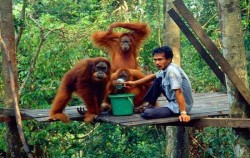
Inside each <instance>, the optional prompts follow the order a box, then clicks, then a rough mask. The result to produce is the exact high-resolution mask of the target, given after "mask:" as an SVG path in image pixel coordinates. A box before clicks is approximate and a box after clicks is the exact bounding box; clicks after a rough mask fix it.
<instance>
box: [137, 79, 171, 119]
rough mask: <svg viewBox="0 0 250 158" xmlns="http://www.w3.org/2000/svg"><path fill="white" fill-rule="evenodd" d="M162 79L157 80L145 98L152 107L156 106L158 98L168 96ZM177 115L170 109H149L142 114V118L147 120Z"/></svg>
mask: <svg viewBox="0 0 250 158" xmlns="http://www.w3.org/2000/svg"><path fill="white" fill-rule="evenodd" d="M161 82H162V78H156V79H155V80H154V81H153V84H152V86H151V87H150V89H149V91H148V92H147V94H146V95H145V97H144V100H145V101H146V102H148V103H149V104H151V105H155V104H156V101H157V99H158V97H159V96H160V95H161V94H163V95H164V96H165V97H166V94H165V92H164V90H163V89H162V86H161ZM174 115H175V114H174V113H173V112H172V110H170V109H169V108H168V107H148V108H146V109H145V110H144V112H142V113H141V117H143V118H145V119H156V118H166V117H171V116H174Z"/></svg>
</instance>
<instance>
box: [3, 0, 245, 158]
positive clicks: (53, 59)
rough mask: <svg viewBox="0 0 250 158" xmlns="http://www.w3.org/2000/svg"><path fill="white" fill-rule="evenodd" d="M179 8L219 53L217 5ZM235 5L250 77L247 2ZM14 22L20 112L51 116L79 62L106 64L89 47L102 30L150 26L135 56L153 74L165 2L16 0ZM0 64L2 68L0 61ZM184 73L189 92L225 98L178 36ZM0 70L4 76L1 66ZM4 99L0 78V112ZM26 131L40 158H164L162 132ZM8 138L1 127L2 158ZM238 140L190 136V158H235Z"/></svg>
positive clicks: (97, 128) (77, 127) (189, 1)
mask: <svg viewBox="0 0 250 158" xmlns="http://www.w3.org/2000/svg"><path fill="white" fill-rule="evenodd" d="M184 3H185V5H186V6H187V7H188V8H189V10H190V11H191V12H192V13H193V15H194V16H195V18H196V19H197V20H198V21H199V22H200V23H201V25H202V26H203V29H205V30H206V32H207V33H208V35H209V36H210V38H211V39H212V40H213V41H214V43H215V44H216V45H217V46H218V48H219V49H221V41H220V29H219V22H218V10H217V3H216V1H215V0H210V1H206V0H184ZM24 4H25V5H24ZM240 4H241V16H242V27H243V30H244V41H245V49H246V53H247V64H248V66H247V67H248V76H249V75H250V29H249V27H250V26H249V20H250V6H249V0H240ZM23 7H25V8H26V9H25V14H23V12H22V11H23V10H22V8H23ZM13 14H14V22H15V31H16V34H17V35H21V36H20V41H18V42H17V59H18V74H19V85H20V89H19V94H20V106H21V108H28V109H43V108H44V109H49V108H50V107H51V102H52V100H53V98H54V96H55V93H56V90H57V88H58V86H59V84H60V79H61V77H62V76H63V74H64V73H65V72H66V71H67V70H69V69H70V68H71V67H72V66H73V65H74V64H75V63H76V62H77V61H78V60H80V59H82V58H89V57H97V56H104V57H107V58H109V56H108V54H106V53H105V52H104V51H102V50H100V49H98V48H96V47H94V45H93V43H92V42H91V41H90V35H91V33H92V32H94V31H97V30H106V29H107V27H108V26H109V25H110V24H111V23H112V22H115V21H126V22H128V21H141V22H146V23H148V25H149V27H150V28H151V30H152V31H151V34H150V36H149V38H147V40H146V41H145V43H144V44H143V46H142V47H141V49H140V56H139V58H138V62H139V63H140V65H141V67H145V66H148V67H149V71H147V72H145V73H151V72H155V71H156V69H155V68H154V66H153V62H152V58H151V51H152V49H153V48H155V47H158V46H161V45H162V43H163V32H164V28H163V27H164V26H163V23H164V18H163V16H164V12H163V1H162V0H154V1H151V0H127V1H124V0H119V1H118V0H60V1H59V0H23V1H22V0H14V1H13ZM20 28H22V29H20ZM21 31H22V32H21ZM0 58H1V60H2V56H0ZM181 66H182V68H183V69H184V70H185V72H186V73H187V74H188V76H189V77H190V80H191V82H192V87H193V91H194V92H197V93H200V92H215V91H224V92H225V91H226V90H225V88H224V87H223V85H221V83H220V82H219V80H218V79H217V78H216V76H215V75H214V74H213V72H212V71H211V70H210V68H209V67H208V66H207V64H206V63H205V62H204V60H203V59H202V58H201V57H200V55H199V53H197V52H196V50H195V49H194V48H193V46H192V45H191V44H190V43H189V41H188V40H187V39H186V37H185V36H184V35H183V34H181ZM0 67H1V69H2V63H0ZM1 73H2V72H1ZM1 76H2V74H1ZM248 82H249V83H250V79H249V78H248ZM3 95H4V94H3V81H2V77H1V78H0V106H1V107H4V106H5V105H4V103H3V100H2V98H3ZM79 104H82V101H81V100H79V99H78V98H77V97H74V98H73V99H72V100H71V102H70V103H69V106H74V105H79ZM23 124H24V131H25V137H26V139H27V142H28V144H29V145H30V146H31V148H32V150H33V151H34V152H35V153H36V154H37V155H40V156H42V157H107V158H108V157H114V158H115V157H157V158H161V157H167V153H166V152H165V151H166V149H165V148H166V139H167V138H166V129H165V128H164V127H159V126H153V125H152V126H142V127H133V128H124V127H121V126H114V125H111V124H107V123H95V124H85V123H84V122H74V121H73V122H71V123H69V124H63V123H61V122H53V123H37V122H35V121H32V120H30V121H24V122H23ZM200 131H202V132H200ZM5 132H6V128H5V124H4V123H0V156H2V157H4V155H5V152H6V144H5V138H4V135H5ZM235 137H236V136H235V135H234V133H233V130H232V129H231V128H212V127H207V128H203V129H198V130H192V133H189V139H190V144H191V145H190V146H193V147H192V148H190V152H191V153H190V154H191V157H192V156H193V157H235V153H234V145H233V144H234V143H235V140H236V138H235ZM194 146H195V147H194Z"/></svg>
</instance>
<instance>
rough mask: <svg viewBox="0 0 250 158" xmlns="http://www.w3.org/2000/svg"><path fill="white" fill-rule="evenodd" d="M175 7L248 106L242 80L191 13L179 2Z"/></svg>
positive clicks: (247, 95) (249, 99)
mask: <svg viewBox="0 0 250 158" xmlns="http://www.w3.org/2000/svg"><path fill="white" fill-rule="evenodd" d="M173 4H174V5H175V7H176V8H177V9H178V11H179V13H180V14H181V15H182V16H183V17H184V19H185V20H186V21H187V23H188V24H189V26H190V27H191V28H192V30H193V31H194V33H195V34H196V36H197V37H198V38H199V39H200V41H201V42H202V43H203V45H204V46H205V47H206V49H207V50H208V51H209V53H210V54H211V56H212V57H213V58H214V60H215V61H216V62H217V63H218V64H219V66H220V67H221V69H222V71H223V72H224V73H225V74H226V75H227V76H228V78H229V79H230V80H231V81H232V83H233V84H234V86H235V87H236V88H237V90H238V91H239V92H240V94H241V95H242V96H243V98H244V99H245V100H246V102H247V103H248V105H249V106H250V91H249V89H248V88H247V87H246V86H245V84H244V83H243V82H242V80H241V79H240V78H239V77H238V75H237V74H236V73H235V71H234V69H233V68H232V67H231V65H230V64H229V63H228V62H227V60H226V59H225V58H224V57H223V55H222V54H221V53H220V51H219V50H218V48H217V47H216V46H215V45H214V43H213V42H212V41H211V39H210V38H209V36H208V35H207V34H206V32H205V31H204V30H203V29H202V27H201V25H200V24H199V23H198V22H197V21H196V20H195V18H194V17H193V16H192V14H191V12H190V11H189V10H188V9H187V7H186V6H185V5H184V4H183V2H182V1H181V0H175V1H174V2H173Z"/></svg>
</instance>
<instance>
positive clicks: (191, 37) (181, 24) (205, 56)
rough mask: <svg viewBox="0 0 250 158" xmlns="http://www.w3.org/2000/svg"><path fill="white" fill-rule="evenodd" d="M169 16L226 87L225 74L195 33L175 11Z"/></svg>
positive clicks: (170, 12) (172, 10)
mask: <svg viewBox="0 0 250 158" xmlns="http://www.w3.org/2000/svg"><path fill="white" fill-rule="evenodd" d="M168 14H169V15H170V17H171V18H172V19H173V20H174V21H175V23H176V24H177V25H178V26H179V28H180V29H181V30H182V32H183V33H184V35H185V36H186V37H187V38H188V40H189V41H190V43H191V44H192V45H193V46H194V48H195V49H196V50H197V51H198V53H200V55H201V56H202V58H203V59H204V60H205V62H206V63H207V64H208V66H209V67H210V68H211V69H212V70H213V72H214V74H215V75H216V76H217V78H218V79H219V80H220V82H221V83H222V84H223V85H224V86H226V83H225V75H224V73H223V72H222V71H221V70H220V68H219V67H218V66H217V64H216V63H215V62H214V61H213V59H212V58H211V56H210V55H209V54H208V53H207V51H206V50H205V49H204V48H203V46H202V45H201V44H200V42H199V41H198V40H197V39H196V38H195V36H194V35H193V33H192V32H191V31H190V30H189V29H188V27H187V26H186V25H185V23H184V22H183V21H182V20H181V18H180V17H179V15H178V14H177V13H176V12H175V10H174V9H170V10H169V11H168Z"/></svg>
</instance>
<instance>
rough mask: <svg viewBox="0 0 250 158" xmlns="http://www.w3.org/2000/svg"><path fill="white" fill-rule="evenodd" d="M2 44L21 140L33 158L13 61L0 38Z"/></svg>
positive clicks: (29, 155)
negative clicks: (23, 121) (25, 129)
mask: <svg viewBox="0 0 250 158" xmlns="http://www.w3.org/2000/svg"><path fill="white" fill-rule="evenodd" d="M0 43H1V45H2V48H3V50H4V51H3V53H4V54H5V56H6V58H7V60H8V64H7V67H8V73H9V77H10V85H11V92H12V97H13V99H14V109H15V118H16V123H17V130H18V134H19V137H20V140H21V142H22V144H23V148H24V151H25V152H26V153H27V155H28V157H29V158H33V155H32V153H31V151H30V149H29V146H28V144H27V143H26V140H25V136H24V132H23V126H22V118H21V114H20V109H19V104H18V94H17V93H16V92H17V91H16V86H15V80H14V73H13V66H12V61H11V59H10V54H9V51H8V48H7V46H6V44H5V42H4V41H3V39H2V37H0Z"/></svg>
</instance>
